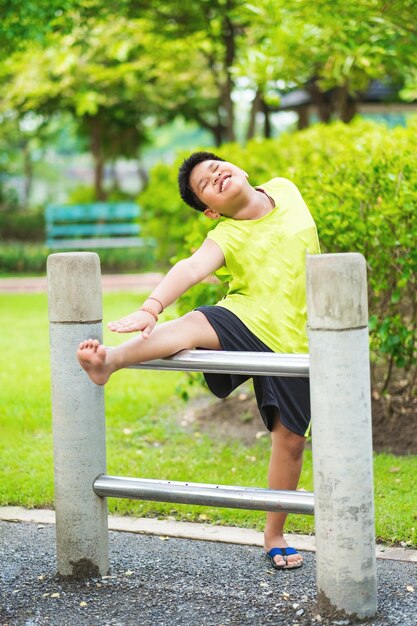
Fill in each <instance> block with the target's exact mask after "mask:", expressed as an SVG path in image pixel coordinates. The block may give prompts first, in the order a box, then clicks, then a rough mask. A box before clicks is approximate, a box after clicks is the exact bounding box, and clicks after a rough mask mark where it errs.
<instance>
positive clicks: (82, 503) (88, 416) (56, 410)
mask: <svg viewBox="0 0 417 626" xmlns="http://www.w3.org/2000/svg"><path fill="white" fill-rule="evenodd" d="M47 273H48V297H49V321H50V349H51V384H52V417H53V439H54V472H55V508H56V536H57V566H58V573H59V574H60V575H62V576H71V577H75V578H83V577H87V576H99V575H105V574H107V573H108V570H109V560H108V530H107V502H106V500H105V498H99V497H97V496H96V495H95V494H94V493H93V486H92V485H93V481H94V479H95V478H96V476H97V475H98V474H101V473H103V472H105V471H106V441H105V416H104V391H103V388H102V387H98V386H96V385H94V384H93V383H92V382H91V381H90V379H89V378H88V376H87V375H86V373H85V372H84V371H83V369H82V368H81V367H80V365H79V363H78V361H77V358H76V350H77V347H78V344H79V343H80V342H81V341H83V340H84V339H88V338H89V337H92V338H96V339H99V340H101V339H102V300H101V273H100V261H99V257H98V256H97V255H96V254H94V253H91V252H73V253H61V254H52V255H50V256H49V258H48V263H47Z"/></svg>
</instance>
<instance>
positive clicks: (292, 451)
mask: <svg viewBox="0 0 417 626" xmlns="http://www.w3.org/2000/svg"><path fill="white" fill-rule="evenodd" d="M271 435H272V445H273V446H274V445H276V446H279V447H280V448H285V450H286V452H287V453H288V454H289V455H290V456H291V457H292V458H294V459H298V458H300V457H301V456H302V454H303V452H304V448H305V443H306V440H305V437H302V436H301V435H297V434H296V433H293V432H292V431H291V430H288V428H286V427H285V426H283V424H281V422H279V424H278V425H277V427H275V428H274V430H273V431H272V433H271Z"/></svg>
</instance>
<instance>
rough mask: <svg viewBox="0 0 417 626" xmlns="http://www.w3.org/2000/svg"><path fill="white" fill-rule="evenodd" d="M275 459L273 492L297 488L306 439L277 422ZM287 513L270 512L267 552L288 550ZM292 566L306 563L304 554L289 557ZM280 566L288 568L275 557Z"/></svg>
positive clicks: (271, 479) (270, 480)
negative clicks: (286, 535)
mask: <svg viewBox="0 0 417 626" xmlns="http://www.w3.org/2000/svg"><path fill="white" fill-rule="evenodd" d="M271 442H272V449H271V458H270V462H269V472H268V485H269V488H270V489H288V490H294V489H296V488H297V485H298V481H299V478H300V474H301V468H302V464H303V451H304V446H305V438H304V437H301V436H300V435H296V434H295V433H293V432H291V431H290V430H288V429H287V428H285V426H283V425H282V424H281V421H280V420H279V419H276V422H275V426H274V428H273V430H272V432H271ZM286 519H287V513H267V515H266V526H265V533H264V542H265V543H264V546H265V550H266V552H268V551H269V550H271V549H272V548H275V547H276V548H286V547H288V543H287V542H286V540H285V539H284V525H285V521H286ZM287 559H288V565H291V564H298V563H300V562H302V560H303V557H302V556H301V555H296V554H294V555H289V556H288V557H287ZM274 561H275V563H276V564H277V565H284V559H283V558H282V557H281V556H279V555H277V556H275V557H274Z"/></svg>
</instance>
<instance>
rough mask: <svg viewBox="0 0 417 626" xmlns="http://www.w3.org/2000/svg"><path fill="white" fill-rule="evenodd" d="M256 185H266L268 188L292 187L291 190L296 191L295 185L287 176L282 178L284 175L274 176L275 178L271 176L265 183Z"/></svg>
mask: <svg viewBox="0 0 417 626" xmlns="http://www.w3.org/2000/svg"><path fill="white" fill-rule="evenodd" d="M258 186H259V187H262V188H264V187H268V189H269V188H276V189H292V190H297V191H298V187H297V185H296V184H295V183H293V182H292V181H291V180H290V179H289V178H284V176H275V178H271V179H270V180H268V181H267V182H266V183H262V184H261V185H258Z"/></svg>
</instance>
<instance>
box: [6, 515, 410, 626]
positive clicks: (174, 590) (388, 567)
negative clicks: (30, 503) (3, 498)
mask: <svg viewBox="0 0 417 626" xmlns="http://www.w3.org/2000/svg"><path fill="white" fill-rule="evenodd" d="M54 530H55V529H54V527H53V525H51V524H49V525H43V524H35V523H27V522H16V523H11V522H1V521H0V562H1V568H0V624H2V626H5V625H6V624H7V626H84V625H85V626H226V625H232V626H272V625H273V626H296V625H298V626H333V625H335V626H342V625H343V626H347V625H352V626H353V625H355V626H356V624H358V622H357V621H356V620H355V619H346V618H341V617H339V618H331V619H329V618H325V617H324V616H323V615H320V614H319V612H318V608H317V603H316V581H315V557H314V554H313V553H311V552H310V553H309V552H306V553H304V557H305V565H304V567H302V568H301V569H298V570H294V571H292V572H291V571H278V572H277V571H275V570H273V569H272V568H271V566H270V564H269V562H268V561H267V560H266V558H265V557H264V556H263V553H262V550H261V549H260V548H258V547H253V546H247V545H232V544H225V543H217V542H209V541H196V540H194V541H193V540H189V539H176V538H167V537H166V536H164V535H160V536H147V535H137V534H133V533H126V532H111V533H110V563H111V571H110V574H109V576H105V577H103V578H95V579H91V580H88V581H87V580H85V581H70V580H65V579H64V580H63V579H60V578H58V577H57V576H56V574H55V572H56V560H55V559H56V557H55V532H54ZM416 573H417V567H416V564H415V563H403V562H398V561H387V560H380V559H378V579H379V585H378V613H377V615H376V617H375V618H372V619H369V620H366V622H365V623H366V624H369V626H397V625H398V626H400V625H401V626H415V623H416V622H415V617H416V613H417V602H416V598H417V593H416V591H417V579H416ZM362 624H363V623H362Z"/></svg>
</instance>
